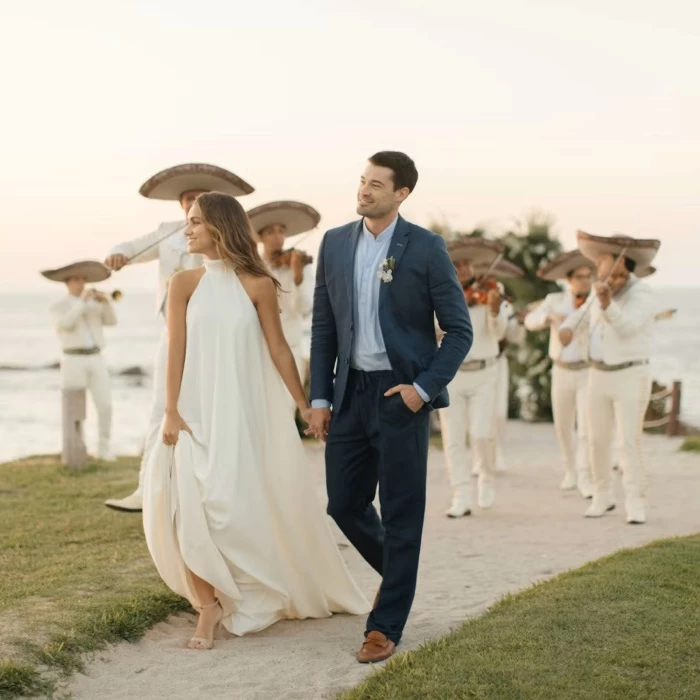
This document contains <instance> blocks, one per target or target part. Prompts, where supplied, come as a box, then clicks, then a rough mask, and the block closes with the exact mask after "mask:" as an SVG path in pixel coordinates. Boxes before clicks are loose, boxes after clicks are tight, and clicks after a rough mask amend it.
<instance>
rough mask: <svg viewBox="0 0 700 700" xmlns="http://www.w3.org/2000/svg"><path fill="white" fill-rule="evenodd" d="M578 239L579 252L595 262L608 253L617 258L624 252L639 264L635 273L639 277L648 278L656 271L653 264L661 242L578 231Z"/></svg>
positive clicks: (620, 235)
mask: <svg viewBox="0 0 700 700" xmlns="http://www.w3.org/2000/svg"><path fill="white" fill-rule="evenodd" d="M576 238H577V240H578V248H579V250H580V251H581V252H582V253H583V254H584V255H585V256H586V257H587V258H588V259H589V260H592V261H593V262H596V260H597V259H598V257H599V256H601V255H604V254H606V253H607V254H609V255H613V256H615V257H617V256H618V255H620V253H622V251H623V250H624V252H625V257H627V258H630V259H632V260H634V262H635V263H637V267H636V269H635V271H634V274H635V275H636V276H637V277H648V276H649V275H650V274H652V273H653V272H654V271H655V268H653V267H652V264H651V262H652V260H653V259H654V258H655V257H656V254H657V253H658V252H659V248H660V247H661V241H659V240H657V239H656V238H632V237H631V236H625V235H622V234H617V235H615V236H594V235H593V234H592V233H586V232H585V231H578V232H577V234H576Z"/></svg>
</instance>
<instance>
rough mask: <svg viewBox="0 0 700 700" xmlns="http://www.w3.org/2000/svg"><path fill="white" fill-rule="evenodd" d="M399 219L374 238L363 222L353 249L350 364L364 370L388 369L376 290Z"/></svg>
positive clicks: (379, 285) (377, 370) (388, 364)
mask: <svg viewBox="0 0 700 700" xmlns="http://www.w3.org/2000/svg"><path fill="white" fill-rule="evenodd" d="M397 222H398V218H396V219H394V220H393V221H392V222H391V223H390V224H389V225H388V226H387V227H386V228H385V229H384V230H383V231H382V232H381V233H380V234H379V235H378V236H377V237H376V238H375V237H374V235H373V234H372V233H371V232H370V230H369V229H368V228H367V224H366V223H365V222H364V221H363V222H362V233H361V234H360V237H359V239H358V241H357V249H356V250H355V271H354V289H353V291H354V294H355V300H354V301H355V303H354V304H353V321H354V324H355V336H354V341H353V344H352V353H351V354H350V366H351V367H352V368H353V369H360V370H363V371H364V372H379V371H382V370H391V362H389V356H388V355H387V353H386V346H385V345H384V337H383V336H382V328H381V326H380V324H379V290H380V289H381V286H382V284H384V282H382V281H381V280H380V279H379V270H380V267H381V264H382V262H384V260H386V257H387V254H388V252H389V245H390V244H391V238H392V236H393V235H394V230H395V229H396V224H397Z"/></svg>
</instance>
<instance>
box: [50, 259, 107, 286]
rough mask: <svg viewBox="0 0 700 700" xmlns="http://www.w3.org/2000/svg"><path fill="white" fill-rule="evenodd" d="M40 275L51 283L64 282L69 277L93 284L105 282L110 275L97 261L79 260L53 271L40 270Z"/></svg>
mask: <svg viewBox="0 0 700 700" xmlns="http://www.w3.org/2000/svg"><path fill="white" fill-rule="evenodd" d="M41 274H42V275H44V277H46V279H49V280H51V281H52V282H65V281H66V280H69V279H71V277H83V278H85V281H86V282H88V283H90V284H93V283H95V282H102V281H104V280H106V279H107V278H108V277H109V276H110V275H111V274H112V273H111V271H110V270H109V268H108V267H105V266H104V265H103V264H102V263H101V262H97V260H81V261H80V262H74V263H71V264H70V265H66V266H65V267H59V268H57V269H55V270H42V271H41Z"/></svg>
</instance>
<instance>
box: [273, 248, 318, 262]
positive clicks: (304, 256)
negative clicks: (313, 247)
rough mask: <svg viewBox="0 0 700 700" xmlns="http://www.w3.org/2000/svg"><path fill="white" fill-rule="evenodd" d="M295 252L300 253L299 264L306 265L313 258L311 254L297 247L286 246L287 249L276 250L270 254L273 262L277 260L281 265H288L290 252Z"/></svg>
mask: <svg viewBox="0 0 700 700" xmlns="http://www.w3.org/2000/svg"><path fill="white" fill-rule="evenodd" d="M294 252H297V253H300V254H301V264H302V265H304V266H306V265H310V264H311V263H312V262H313V261H314V259H313V256H311V255H309V254H308V253H305V252H304V251H303V250H299V249H298V248H288V249H287V250H277V251H275V252H274V253H273V254H272V257H273V258H274V260H275V262H278V263H279V264H280V265H282V266H283V267H289V266H290V265H291V264H292V253H294Z"/></svg>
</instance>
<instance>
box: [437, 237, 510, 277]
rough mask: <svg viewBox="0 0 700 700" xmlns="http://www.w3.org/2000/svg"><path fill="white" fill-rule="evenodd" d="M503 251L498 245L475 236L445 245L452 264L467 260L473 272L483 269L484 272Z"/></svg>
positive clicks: (458, 239)
mask: <svg viewBox="0 0 700 700" xmlns="http://www.w3.org/2000/svg"><path fill="white" fill-rule="evenodd" d="M504 250H505V248H504V247H503V246H502V245H501V244H500V243H498V242H496V241H491V240H489V239H488V238H478V237H476V236H475V237H467V236H465V237H463V238H457V239H455V240H453V241H450V242H449V243H448V244H447V252H448V253H449V254H450V259H451V260H452V262H460V261H461V260H469V262H470V263H471V264H472V267H474V269H475V270H476V268H482V267H483V268H484V272H486V270H487V269H488V268H489V266H490V265H491V263H493V261H494V260H495V259H496V258H497V257H498V256H499V255H501V253H503V251H504Z"/></svg>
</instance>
